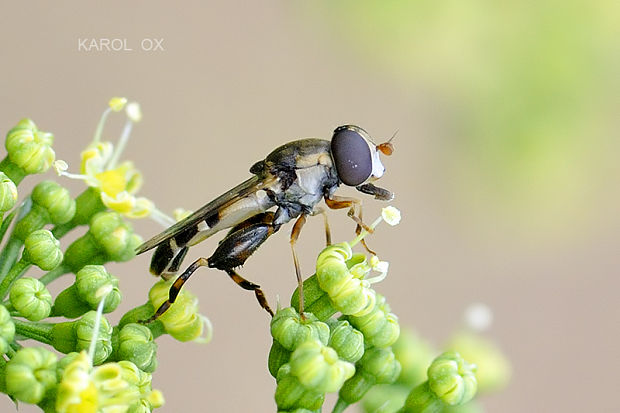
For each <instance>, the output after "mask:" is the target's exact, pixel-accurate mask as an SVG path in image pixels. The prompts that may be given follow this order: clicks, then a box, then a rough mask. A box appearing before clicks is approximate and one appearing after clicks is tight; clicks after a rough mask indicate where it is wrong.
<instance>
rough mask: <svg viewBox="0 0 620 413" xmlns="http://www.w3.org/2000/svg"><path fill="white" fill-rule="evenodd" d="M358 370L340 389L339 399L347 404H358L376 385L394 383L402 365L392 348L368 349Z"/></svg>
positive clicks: (359, 363) (358, 363) (357, 367)
mask: <svg viewBox="0 0 620 413" xmlns="http://www.w3.org/2000/svg"><path fill="white" fill-rule="evenodd" d="M356 369H357V370H356V371H355V375H354V376H353V377H351V378H350V379H349V380H347V381H346V382H345V383H344V385H343V386H342V389H340V393H339V397H340V399H341V400H343V401H344V402H346V403H347V404H353V403H356V402H358V401H359V400H360V399H361V398H362V397H363V396H364V395H365V394H366V392H368V390H369V389H370V388H371V387H372V386H374V385H375V384H390V383H393V382H394V381H396V379H397V378H398V375H399V374H400V364H399V363H398V361H397V360H396V357H394V352H393V351H392V349H391V348H375V347H371V348H368V349H366V351H365V352H364V355H363V356H362V358H361V359H360V361H359V362H357V364H356Z"/></svg>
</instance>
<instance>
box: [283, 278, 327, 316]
mask: <svg viewBox="0 0 620 413" xmlns="http://www.w3.org/2000/svg"><path fill="white" fill-rule="evenodd" d="M303 288H304V312H306V313H312V314H314V316H315V317H316V318H317V319H318V320H319V321H325V320H328V319H329V318H330V317H331V316H333V315H334V314H336V313H337V312H338V310H336V308H335V307H334V304H333V303H332V300H331V299H330V298H329V295H327V293H326V292H325V291H323V290H322V289H321V287H320V286H319V281H318V279H317V278H316V274H314V275H312V276H311V277H308V278H306V279H305V280H304V283H303ZM291 307H293V308H299V288H296V289H295V291H294V292H293V295H292V296H291Z"/></svg>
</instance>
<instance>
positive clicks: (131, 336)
mask: <svg viewBox="0 0 620 413" xmlns="http://www.w3.org/2000/svg"><path fill="white" fill-rule="evenodd" d="M156 353H157V344H155V342H154V341H153V334H152V333H151V330H149V328H148V327H146V326H143V325H140V324H134V323H131V324H127V325H125V326H124V327H123V328H122V329H121V330H120V332H119V336H118V349H117V352H116V358H117V359H119V360H128V361H131V362H132V363H134V364H135V365H136V366H137V367H138V368H139V369H140V370H142V371H145V372H148V373H151V372H153V371H155V368H157V359H156Z"/></svg>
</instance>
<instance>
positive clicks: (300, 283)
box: [291, 214, 306, 316]
mask: <svg viewBox="0 0 620 413" xmlns="http://www.w3.org/2000/svg"><path fill="white" fill-rule="evenodd" d="M305 223H306V214H301V215H300V216H299V218H297V221H295V225H293V230H292V231H291V251H292V252H293V262H294V263H295V274H296V275H297V285H298V288H299V314H301V315H302V316H303V313H304V280H303V278H302V275H301V268H300V266H299V260H298V259H297V253H296V252H295V244H296V243H297V239H299V234H300V232H301V228H302V227H303V226H304V224H305Z"/></svg>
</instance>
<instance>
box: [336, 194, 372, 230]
mask: <svg viewBox="0 0 620 413" xmlns="http://www.w3.org/2000/svg"><path fill="white" fill-rule="evenodd" d="M325 204H326V205H327V206H328V207H330V208H331V209H343V208H349V211H348V212H347V215H348V216H349V217H350V218H351V219H352V220H353V221H355V223H356V224H357V225H358V226H360V227H362V228H364V229H365V230H366V231H368V232H370V233H372V232H373V229H372V228H370V227H369V226H368V225H366V224H364V223H363V222H362V218H361V215H362V201H360V200H359V199H357V198H348V197H344V196H337V195H333V196H332V197H331V198H328V197H325ZM356 207H357V208H359V210H360V212H359V214H357V215H356V214H355V209H356Z"/></svg>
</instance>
